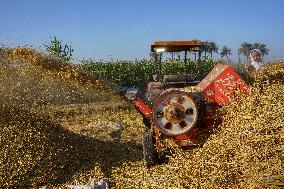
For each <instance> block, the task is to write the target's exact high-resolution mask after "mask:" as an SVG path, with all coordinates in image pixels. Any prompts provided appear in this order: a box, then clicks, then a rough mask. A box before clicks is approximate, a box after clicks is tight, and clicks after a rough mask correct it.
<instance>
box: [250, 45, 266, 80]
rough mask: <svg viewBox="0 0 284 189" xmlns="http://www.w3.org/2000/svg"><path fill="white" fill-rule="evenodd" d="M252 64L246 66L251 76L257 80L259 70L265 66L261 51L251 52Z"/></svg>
mask: <svg viewBox="0 0 284 189" xmlns="http://www.w3.org/2000/svg"><path fill="white" fill-rule="evenodd" d="M250 59H251V63H247V64H246V69H247V71H248V72H249V73H250V75H251V76H252V77H253V78H255V77H256V73H257V71H258V70H259V68H260V67H261V66H262V65H263V62H262V53H261V51H260V50H259V49H253V50H251V52H250Z"/></svg>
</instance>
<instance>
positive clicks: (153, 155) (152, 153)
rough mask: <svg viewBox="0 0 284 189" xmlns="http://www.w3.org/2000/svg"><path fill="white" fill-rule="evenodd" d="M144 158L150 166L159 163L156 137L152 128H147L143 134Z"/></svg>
mask: <svg viewBox="0 0 284 189" xmlns="http://www.w3.org/2000/svg"><path fill="white" fill-rule="evenodd" d="M143 160H144V162H145V164H146V166H147V167H148V168H149V167H151V166H154V165H156V164H157V163H158V153H157V150H156V147H155V138H154V136H153V132H152V131H151V129H146V130H145V132H144V134H143Z"/></svg>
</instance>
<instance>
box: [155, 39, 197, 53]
mask: <svg viewBox="0 0 284 189" xmlns="http://www.w3.org/2000/svg"><path fill="white" fill-rule="evenodd" d="M201 46H202V43H201V42H200V41H197V40H192V41H155V42H153V43H152V44H151V52H181V51H199V47H201Z"/></svg>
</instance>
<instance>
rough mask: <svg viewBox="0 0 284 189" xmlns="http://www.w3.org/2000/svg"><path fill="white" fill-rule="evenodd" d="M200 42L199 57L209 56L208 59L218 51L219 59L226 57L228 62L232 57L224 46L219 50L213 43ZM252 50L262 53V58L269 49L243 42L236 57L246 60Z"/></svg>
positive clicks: (261, 45)
mask: <svg viewBox="0 0 284 189" xmlns="http://www.w3.org/2000/svg"><path fill="white" fill-rule="evenodd" d="M196 41H200V40H196ZM200 42H201V43H202V47H201V49H200V50H201V55H203V57H208V56H209V55H210V57H211V58H212V56H213V53H216V54H219V50H220V56H221V58H223V57H226V58H227V60H228V59H229V56H230V55H232V49H231V48H229V47H228V46H226V45H225V46H223V47H222V48H221V49H219V46H218V45H217V44H216V43H215V42H213V41H200ZM253 49H259V50H260V51H261V52H262V54H263V56H265V55H267V54H268V52H269V49H268V48H267V47H266V44H263V43H248V42H243V43H242V44H241V46H240V48H239V49H238V55H244V56H245V57H246V59H247V60H248V59H249V56H250V51H251V50H253Z"/></svg>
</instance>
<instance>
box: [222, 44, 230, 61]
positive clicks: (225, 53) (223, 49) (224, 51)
mask: <svg viewBox="0 0 284 189" xmlns="http://www.w3.org/2000/svg"><path fill="white" fill-rule="evenodd" d="M220 55H221V57H222V58H223V57H224V56H226V57H227V60H228V59H229V58H228V55H232V50H231V48H228V47H227V46H224V47H223V48H222V51H221V52H220Z"/></svg>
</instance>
